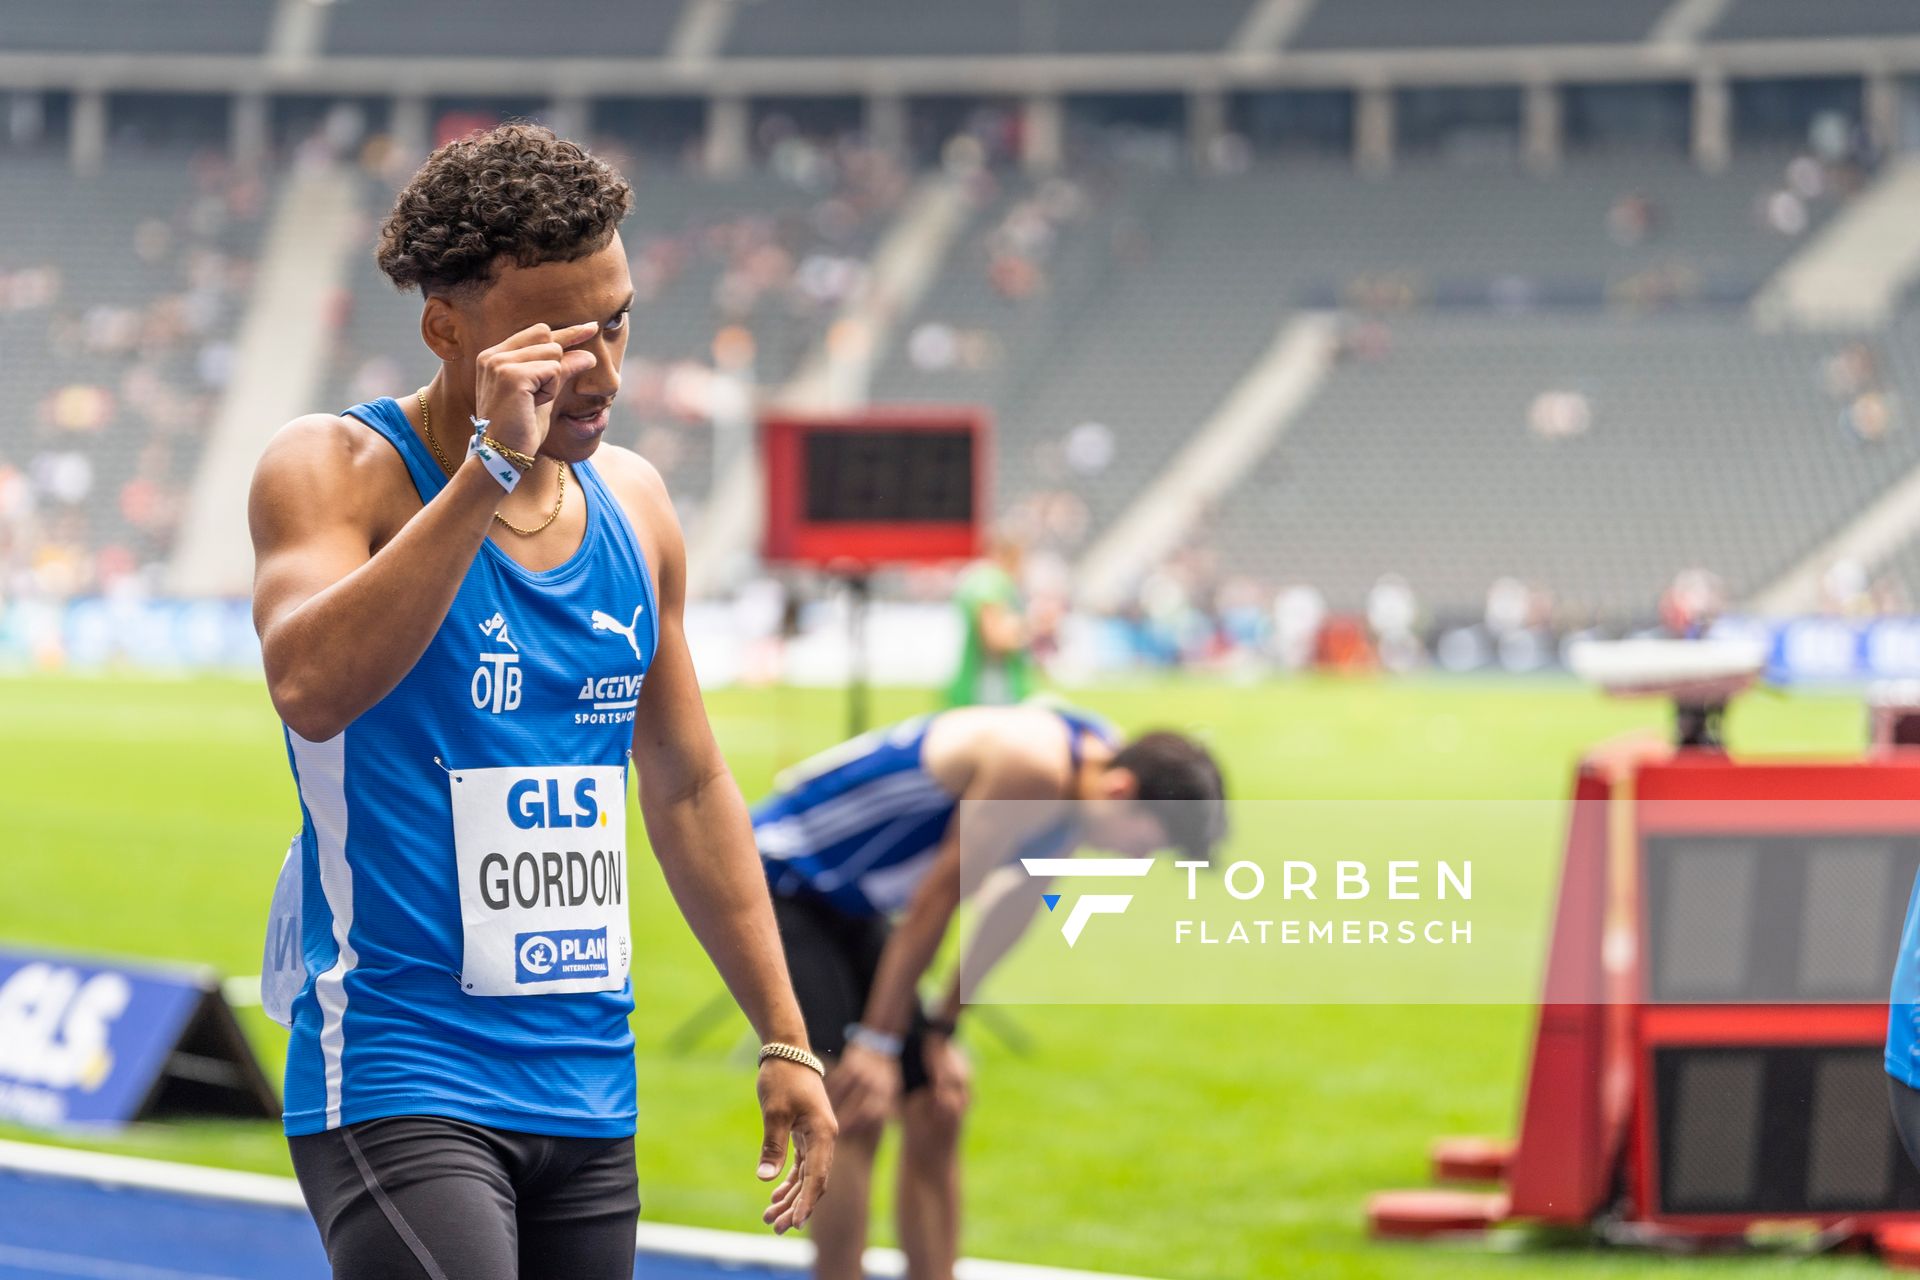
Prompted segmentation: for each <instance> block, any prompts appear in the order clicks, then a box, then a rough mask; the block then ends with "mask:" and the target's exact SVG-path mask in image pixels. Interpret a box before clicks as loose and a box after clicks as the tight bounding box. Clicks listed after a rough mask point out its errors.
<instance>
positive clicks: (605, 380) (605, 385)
mask: <svg viewBox="0 0 1920 1280" xmlns="http://www.w3.org/2000/svg"><path fill="white" fill-rule="evenodd" d="M578 349H579V350H581V351H590V352H592V353H593V368H591V369H588V370H586V371H585V372H583V373H581V374H579V375H577V376H576V377H575V378H574V380H573V391H574V394H576V395H578V396H579V397H580V398H581V399H583V400H593V401H596V402H597V403H596V404H595V405H594V409H595V410H599V409H601V408H604V407H605V406H606V404H607V403H608V402H610V401H612V399H613V397H614V396H615V395H616V394H618V393H619V391H620V370H619V369H618V368H617V367H615V365H614V362H613V349H612V344H611V343H610V342H609V341H608V338H607V332H606V329H605V327H604V326H603V327H602V328H601V330H600V332H599V333H597V334H595V335H594V336H593V339H592V341H590V342H586V343H583V344H581V346H580V347H579V348H578Z"/></svg>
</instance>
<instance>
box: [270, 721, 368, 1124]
mask: <svg viewBox="0 0 1920 1280" xmlns="http://www.w3.org/2000/svg"><path fill="white" fill-rule="evenodd" d="M287 738H288V740H289V741H291V742H292V743H293V761H294V767H295V769H296V770H297V771H298V774H299V778H300V800H301V802H302V803H303V804H305V805H306V806H307V812H308V813H309V814H310V815H312V817H313V835H314V841H315V844H316V845H317V846H318V852H319V855H320V889H321V892H322V893H323V894H324V895H325V896H326V900H327V911H328V913H329V914H330V915H331V916H332V917H333V941H334V944H335V945H336V946H337V947H338V948H339V950H340V954H339V958H338V959H336V960H335V961H334V962H333V965H332V967H330V968H329V969H328V970H327V971H326V972H325V973H323V974H321V975H320V976H319V977H317V978H315V979H314V980H313V996H314V999H315V1000H317V1001H319V1003H320V1062H321V1066H322V1069H323V1073H324V1075H325V1077H326V1084H327V1128H329V1129H337V1128H339V1127H340V1080H341V1057H342V1055H343V1054H344V1052H345V1050H346V1046H347V1037H346V1017H347V986H346V982H347V975H348V974H349V973H351V972H353V968H354V966H355V965H357V964H358V963H359V962H360V957H359V956H358V955H356V954H354V950H353V944H352V943H351V942H350V941H348V935H349V934H350V933H351V931H352V929H353V868H352V867H349V866H348V865H347V787H346V779H347V735H346V734H344V733H338V734H335V735H334V736H333V737H331V738H328V739H327V740H326V741H325V742H308V741H307V740H306V739H305V738H303V737H301V736H300V735H299V734H297V733H295V732H294V731H293V730H291V729H289V730H287Z"/></svg>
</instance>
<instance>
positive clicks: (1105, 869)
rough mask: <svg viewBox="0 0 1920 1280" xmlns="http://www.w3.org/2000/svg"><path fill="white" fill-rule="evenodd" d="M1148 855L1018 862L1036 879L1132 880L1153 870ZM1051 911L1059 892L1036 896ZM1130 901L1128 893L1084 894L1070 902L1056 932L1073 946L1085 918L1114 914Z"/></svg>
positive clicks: (1122, 909) (1028, 859)
mask: <svg viewBox="0 0 1920 1280" xmlns="http://www.w3.org/2000/svg"><path fill="white" fill-rule="evenodd" d="M1153 863H1154V860H1153V859H1152V858H1022V859H1020V865H1021V866H1023V867H1025V868H1026V871H1027V874H1028V875H1030V876H1032V877H1034V878H1035V879H1037V880H1050V879H1053V878H1054V877H1056V876H1058V877H1072V876H1091V877H1095V878H1098V879H1110V878H1114V877H1124V878H1127V879H1133V878H1136V877H1139V876H1144V875H1145V874H1147V872H1149V871H1151V870H1153ZM1040 896H1041V899H1042V900H1043V901H1044V902H1045V903H1046V904H1047V910H1049V911H1052V910H1053V909H1054V908H1056V907H1058V906H1059V905H1060V895H1059V894H1057V893H1045V894H1042V895H1040ZM1132 903H1133V895H1132V894H1130V893H1088V894H1083V895H1082V896H1081V897H1079V898H1078V899H1076V900H1075V901H1074V904H1073V906H1072V908H1071V909H1070V910H1068V912H1067V918H1066V919H1065V920H1063V921H1061V922H1060V932H1061V933H1062V934H1063V935H1064V936H1065V937H1066V939H1067V945H1068V946H1069V947H1071V946H1073V945H1074V944H1075V943H1077V942H1079V941H1080V934H1081V932H1082V931H1084V930H1085V929H1086V927H1087V921H1089V920H1091V919H1093V917H1095V916H1102V915H1112V916H1117V915H1119V914H1120V913H1121V912H1123V911H1125V910H1126V909H1127V908H1128V906H1130V905H1131V904H1132Z"/></svg>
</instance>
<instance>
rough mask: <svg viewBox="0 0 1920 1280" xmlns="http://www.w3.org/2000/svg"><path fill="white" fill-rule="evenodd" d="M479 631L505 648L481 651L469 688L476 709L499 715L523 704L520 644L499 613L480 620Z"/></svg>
mask: <svg viewBox="0 0 1920 1280" xmlns="http://www.w3.org/2000/svg"><path fill="white" fill-rule="evenodd" d="M480 631H481V633H482V634H483V635H485V636H486V637H487V639H489V640H491V641H492V642H493V643H494V644H495V645H496V646H504V651H503V650H502V649H499V648H496V649H495V651H494V652H492V653H482V654H481V655H480V665H479V666H478V667H476V668H474V672H473V683H472V687H471V689H470V692H471V693H472V694H473V705H474V707H475V709H476V710H480V711H488V712H491V713H493V714H494V715H496V716H497V715H499V714H500V713H501V712H503V711H513V710H515V709H517V708H518V707H519V705H520V680H521V672H520V646H519V645H517V644H515V643H514V642H513V637H512V636H510V635H508V634H507V620H506V619H505V618H503V617H501V616H500V614H498V613H495V614H494V615H493V616H492V617H491V618H488V619H487V620H486V621H485V622H483V623H481V624H480Z"/></svg>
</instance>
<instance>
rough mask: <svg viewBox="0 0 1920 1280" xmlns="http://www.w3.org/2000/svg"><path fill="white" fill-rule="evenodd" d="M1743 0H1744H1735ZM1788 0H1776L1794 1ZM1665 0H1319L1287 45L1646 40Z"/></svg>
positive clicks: (1414, 45)
mask: <svg viewBox="0 0 1920 1280" xmlns="http://www.w3.org/2000/svg"><path fill="white" fill-rule="evenodd" d="M1737 2H1744V0H1737ZM1792 2H1793V0H1781V3H1783V4H1791V3H1792ZM1668 3H1669V0H1611V2H1610V3H1607V4H1552V3H1547V4H1542V3H1540V2H1539V0H1446V3H1444V4H1435V3H1432V2H1431V0H1319V3H1317V4H1315V5H1314V6H1313V9H1312V11H1311V12H1310V13H1308V15H1307V17H1306V20H1305V21H1304V22H1302V23H1301V24H1300V28H1299V30H1297V31H1296V32H1295V33H1294V35H1293V39H1292V40H1290V41H1289V42H1288V47H1289V48H1292V49H1300V50H1316V49H1400V48H1464V47H1467V46H1476V45H1477V46H1483V47H1484V46H1490V45H1529V44H1622V43H1629V42H1632V41H1636V40H1644V39H1646V38H1647V33H1648V31H1649V30H1651V28H1652V27H1653V24H1654V22H1655V20H1656V19H1658V18H1659V16H1660V15H1661V13H1662V12H1664V11H1665V10H1666V8H1667V6H1668Z"/></svg>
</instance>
